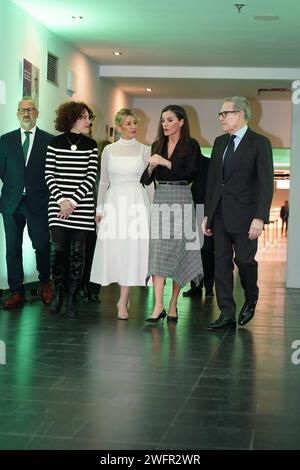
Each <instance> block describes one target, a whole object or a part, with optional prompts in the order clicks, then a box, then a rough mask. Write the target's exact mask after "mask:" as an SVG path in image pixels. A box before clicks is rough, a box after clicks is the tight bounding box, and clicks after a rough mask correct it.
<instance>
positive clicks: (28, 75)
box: [22, 59, 40, 107]
mask: <svg viewBox="0 0 300 470" xmlns="http://www.w3.org/2000/svg"><path fill="white" fill-rule="evenodd" d="M39 88H40V69H39V68H38V67H37V66H36V65H33V64H32V63H31V62H29V61H28V60H26V59H23V95H22V96H31V98H32V99H33V101H34V102H35V103H36V106H37V107H38V105H39V91H40V90H39Z"/></svg>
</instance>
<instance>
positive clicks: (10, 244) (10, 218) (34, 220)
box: [2, 196, 50, 294]
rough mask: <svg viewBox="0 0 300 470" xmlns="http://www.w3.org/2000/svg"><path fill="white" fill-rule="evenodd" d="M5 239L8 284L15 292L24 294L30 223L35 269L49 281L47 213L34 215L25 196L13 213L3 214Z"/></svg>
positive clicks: (40, 278)
mask: <svg viewBox="0 0 300 470" xmlns="http://www.w3.org/2000/svg"><path fill="white" fill-rule="evenodd" d="M2 217H3V224H4V230H5V239H6V265H7V279H8V285H9V288H10V290H11V291H12V292H18V293H20V294H24V285H23V282H24V271H23V251H22V245H23V232H24V228H25V225H26V223H27V230H28V235H29V237H30V240H31V243H32V246H33V249H34V250H35V256H36V268H37V271H38V273H39V280H40V281H41V282H49V279H50V234H49V229H48V218H47V212H45V214H41V215H35V214H32V213H31V212H30V210H29V209H28V206H27V200H26V196H25V197H23V198H22V200H21V202H20V204H19V206H18V207H17V209H16V211H15V212H14V213H13V214H2Z"/></svg>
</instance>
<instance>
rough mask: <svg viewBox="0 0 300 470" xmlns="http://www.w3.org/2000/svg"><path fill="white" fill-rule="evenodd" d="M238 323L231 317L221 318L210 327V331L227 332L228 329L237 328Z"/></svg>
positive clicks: (208, 328)
mask: <svg viewBox="0 0 300 470" xmlns="http://www.w3.org/2000/svg"><path fill="white" fill-rule="evenodd" d="M235 327H236V321H235V319H234V318H230V317H219V318H218V319H217V320H216V321H214V322H213V323H211V324H210V325H208V327H207V330H208V331H217V330H226V329H228V328H235Z"/></svg>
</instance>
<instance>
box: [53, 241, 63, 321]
mask: <svg viewBox="0 0 300 470" xmlns="http://www.w3.org/2000/svg"><path fill="white" fill-rule="evenodd" d="M51 271H52V279H53V283H54V287H55V296H54V300H53V302H52V305H51V308H50V312H51V313H53V314H57V313H59V312H60V310H61V306H62V304H63V301H64V274H65V250H64V248H63V247H62V246H61V245H60V244H59V243H56V242H51Z"/></svg>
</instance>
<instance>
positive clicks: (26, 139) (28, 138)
mask: <svg viewBox="0 0 300 470" xmlns="http://www.w3.org/2000/svg"><path fill="white" fill-rule="evenodd" d="M24 134H25V135H26V138H25V140H24V143H23V153H24V159H25V163H26V161H27V153H28V149H29V143H30V134H32V132H30V131H26V132H24Z"/></svg>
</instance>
